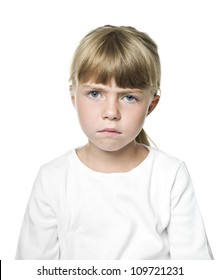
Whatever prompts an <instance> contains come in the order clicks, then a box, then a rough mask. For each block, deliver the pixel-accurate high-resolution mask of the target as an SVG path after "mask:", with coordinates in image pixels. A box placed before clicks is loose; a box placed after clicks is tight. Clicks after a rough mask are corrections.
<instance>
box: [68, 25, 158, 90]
mask: <svg viewBox="0 0 220 280" xmlns="http://www.w3.org/2000/svg"><path fill="white" fill-rule="evenodd" d="M128 35H129V36H128ZM133 37H134V36H133ZM157 72H158V71H157V67H156V61H154V59H153V57H152V54H150V50H149V49H148V48H146V46H145V45H144V43H143V42H140V38H139V39H138V38H137V36H135V38H132V36H131V34H126V32H121V31H120V30H114V31H113V30H111V32H107V33H106V32H105V34H102V36H101V35H100V34H98V36H95V34H94V33H93V32H91V33H89V34H88V35H87V36H86V37H85V38H84V40H83V41H82V42H81V45H80V46H79V48H78V49H77V51H76V53H75V58H74V61H73V64H72V68H71V78H70V79H71V80H72V82H73V83H74V84H75V83H86V82H89V81H91V82H94V83H98V84H104V85H107V84H110V83H111V80H112V79H114V80H115V83H116V85H117V86H118V87H121V88H138V89H147V88H152V89H153V88H154V89H155V90H157V88H158V81H157V80H158V73H157Z"/></svg>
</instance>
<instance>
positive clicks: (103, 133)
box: [99, 130, 121, 136]
mask: <svg viewBox="0 0 220 280" xmlns="http://www.w3.org/2000/svg"><path fill="white" fill-rule="evenodd" d="M99 133H100V134H102V135H109V136H110V135H111V136H114V135H120V134H121V133H120V132H117V131H108V130H103V131H99Z"/></svg>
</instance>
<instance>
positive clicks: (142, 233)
mask: <svg viewBox="0 0 220 280" xmlns="http://www.w3.org/2000/svg"><path fill="white" fill-rule="evenodd" d="M148 149H149V154H148V156H147V158H146V159H145V160H144V161H143V162H142V163H141V164H140V165H139V166H137V167H136V168H134V169H133V170H131V171H130V172H125V173H99V172H95V171H93V170H91V169H89V168H88V167H86V166H85V165H84V164H83V163H82V162H81V161H80V160H79V158H78V156H77V154H76V152H75V150H74V151H69V152H68V153H66V154H64V155H63V156H61V157H59V158H58V159H55V160H54V161H52V162H50V163H47V164H45V165H44V166H42V167H41V169H40V171H39V174H38V176H37V179H36V181H35V184H34V187H33V190H32V193H31V197H30V200H29V203H28V206H27V209H26V213H25V217H24V220H23V224H22V228H21V233H20V237H19V242H18V247H17V253H16V259H49V260H52V259H73V260H74V259H90V260H92V259H101V260H107V259H125V260H126V259H127V260H128V259H136V260H156V259H197V260H199V259H212V254H211V251H210V247H209V244H208V241H207V238H206V233H205V229H204V225H203V221H202V218H201V215H200V212H199V208H198V204H197V201H196V198H195V194H194V190H193V186H192V182H191V179H190V176H189V174H188V171H187V168H186V166H185V164H184V162H182V161H180V160H178V159H176V158H174V157H171V156H169V155H167V154H165V153H163V152H161V151H159V150H157V149H155V148H152V147H148Z"/></svg>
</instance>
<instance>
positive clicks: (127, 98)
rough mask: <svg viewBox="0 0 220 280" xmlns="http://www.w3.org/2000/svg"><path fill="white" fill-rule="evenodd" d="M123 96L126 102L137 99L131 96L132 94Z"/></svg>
mask: <svg viewBox="0 0 220 280" xmlns="http://www.w3.org/2000/svg"><path fill="white" fill-rule="evenodd" d="M124 98H125V99H126V101H128V102H136V101H138V99H137V98H136V97H134V96H132V95H126V96H125V97H124Z"/></svg>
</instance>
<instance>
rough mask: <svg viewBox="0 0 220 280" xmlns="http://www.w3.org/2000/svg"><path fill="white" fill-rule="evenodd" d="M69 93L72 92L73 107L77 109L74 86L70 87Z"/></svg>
mask: <svg viewBox="0 0 220 280" xmlns="http://www.w3.org/2000/svg"><path fill="white" fill-rule="evenodd" d="M69 92H70V95H71V100H72V103H73V106H74V107H75V105H76V103H75V94H74V91H73V86H72V85H70V86H69Z"/></svg>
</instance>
